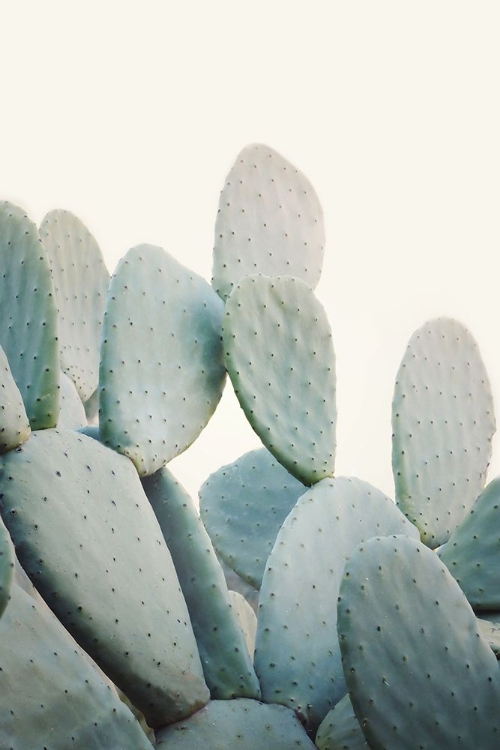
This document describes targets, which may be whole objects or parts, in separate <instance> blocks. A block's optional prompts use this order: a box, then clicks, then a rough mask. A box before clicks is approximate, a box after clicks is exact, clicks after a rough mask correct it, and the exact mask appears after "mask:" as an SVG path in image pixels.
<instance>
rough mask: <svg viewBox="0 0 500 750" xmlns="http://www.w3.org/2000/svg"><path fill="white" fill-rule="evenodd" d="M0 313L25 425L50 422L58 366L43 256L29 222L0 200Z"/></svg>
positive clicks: (0, 339)
mask: <svg viewBox="0 0 500 750" xmlns="http://www.w3.org/2000/svg"><path fill="white" fill-rule="evenodd" d="M0 317H1V320H2V326H1V329H0V345H1V346H2V347H3V349H4V351H5V354H6V355H7V358H8V360H9V365H10V369H11V372H12V375H13V377H14V380H15V381H16V384H17V387H18V388H19V390H20V392H21V396H22V398H23V401H24V406H25V409H26V413H27V415H28V418H29V420H30V424H31V427H32V429H34V430H41V429H44V428H47V427H55V426H56V424H57V417H58V414H59V369H60V368H59V344H58V340H57V309H56V304H55V301H54V287H53V283H52V276H51V273H50V266H49V261H48V258H47V253H46V252H45V249H44V247H43V245H42V243H41V241H40V238H39V236H38V229H37V228H36V226H35V224H33V222H32V221H30V219H29V218H28V217H27V216H26V214H25V213H24V211H23V210H22V209H20V208H18V207H17V206H14V205H12V204H11V203H8V202H7V201H0Z"/></svg>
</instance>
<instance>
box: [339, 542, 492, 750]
mask: <svg viewBox="0 0 500 750" xmlns="http://www.w3.org/2000/svg"><path fill="white" fill-rule="evenodd" d="M338 611H339V615H338V632H339V643H340V647H341V651H342V660H343V667H344V674H345V679H346V682H347V685H348V689H349V695H350V696H351V700H352V703H353V708H354V711H355V714H356V716H357V717H358V720H359V722H360V724H361V726H362V729H363V732H364V734H365V736H366V739H367V741H368V744H369V746H370V748H372V749H373V750H382V748H385V750H417V749H418V748H447V750H448V748H450V750H455V749H456V750H461V749H462V748H473V747H480V748H481V750H496V749H497V748H498V743H499V737H500V716H499V712H498V706H499V705H500V670H499V668H498V664H497V660H496V658H495V655H494V654H493V652H492V650H491V649H490V647H489V645H488V643H487V642H486V641H485V640H484V639H483V637H482V636H481V634H480V631H479V629H478V626H477V621H476V618H475V616H474V613H473V611H472V609H471V607H470V605H469V603H468V602H467V600H466V598H465V596H464V594H463V593H462V591H461V590H460V588H459V586H458V584H457V583H456V581H455V580H454V578H453V577H452V576H451V574H450V572H449V571H448V569H447V568H446V566H445V565H443V563H442V562H441V561H440V560H439V558H438V557H437V555H436V554H434V552H432V551H431V550H429V549H428V548H427V547H426V546H425V545H423V544H422V543H421V542H418V541H416V540H415V539H410V538H408V537H403V536H395V537H384V538H375V539H371V540H369V541H368V542H366V543H365V544H362V545H361V546H360V547H358V549H357V550H356V552H355V553H353V554H352V556H351V559H350V560H349V562H348V563H347V564H346V568H345V573H344V577H343V581H342V585H341V587H340V596H339V605H338Z"/></svg>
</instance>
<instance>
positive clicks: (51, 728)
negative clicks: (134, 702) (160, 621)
mask: <svg viewBox="0 0 500 750" xmlns="http://www.w3.org/2000/svg"><path fill="white" fill-rule="evenodd" d="M14 633H15V637H13V634H14ZM0 670H1V672H2V679H1V680H0V747H2V748H5V750H7V749H8V750H11V748H12V750H28V748H29V750H35V748H37V749H38V748H47V749H49V748H50V750H68V749H69V748H72V749H73V748H74V749H75V750H104V749H106V750H152V745H151V743H150V742H149V740H148V739H147V737H146V736H145V734H144V732H143V731H142V729H141V728H140V726H139V724H138V722H137V721H136V719H135V718H134V716H133V715H132V713H131V712H130V711H129V709H128V708H127V707H126V706H125V705H124V704H123V703H122V701H121V700H120V699H119V697H118V695H117V693H116V691H114V690H112V689H111V688H110V686H109V685H108V684H107V683H106V682H105V681H104V680H103V679H102V678H101V676H100V675H99V673H98V672H97V671H96V670H95V669H94V668H93V667H92V666H91V664H90V662H89V661H88V658H87V656H86V655H85V653H84V652H83V651H82V650H81V649H80V647H79V646H78V645H77V643H75V641H74V640H73V638H71V636H70V635H69V633H68V632H67V631H66V630H65V629H64V628H63V626H62V625H61V623H60V622H59V621H58V620H57V618H56V617H54V615H53V614H52V612H50V610H49V609H48V608H47V607H46V606H44V604H43V603H40V602H39V601H37V600H36V599H35V598H33V597H32V596H29V594H27V593H26V592H25V591H24V590H23V589H22V588H21V586H19V585H18V584H17V583H14V584H13V586H12V599H11V601H10V603H9V606H8V608H7V610H6V612H5V614H4V616H3V617H2V619H1V620H0Z"/></svg>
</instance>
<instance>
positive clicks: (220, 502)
mask: <svg viewBox="0 0 500 750" xmlns="http://www.w3.org/2000/svg"><path fill="white" fill-rule="evenodd" d="M304 491H305V487H304V485H303V484H302V482H299V480H298V479H295V477H292V475H291V474H289V473H288V471H287V470H286V469H285V468H284V467H283V466H281V464H280V463H279V462H278V461H277V460H276V459H275V458H274V456H273V455H272V454H271V453H269V451H268V450H266V449H265V448H258V449H257V450H253V451H250V452H249V453H245V455H243V456H241V457H240V458H238V459H237V460H236V461H234V462H233V463H232V464H229V465H227V466H223V467H222V468H220V469H219V470H218V471H216V472H214V473H213V474H211V475H210V477H209V478H208V479H207V480H206V482H204V484H203V485H202V486H201V487H200V493H199V494H200V515H201V518H202V520H203V523H204V525H205V527H206V529H207V531H208V533H209V534H210V538H211V539H212V542H213V545H214V547H215V549H216V551H217V554H218V555H219V556H220V557H221V558H222V559H223V560H224V562H225V563H226V564H227V565H229V566H230V567H231V568H232V569H233V570H234V571H235V572H236V573H237V574H238V575H239V576H241V577H242V578H243V579H244V580H245V581H247V582H248V583H250V584H251V585H252V586H253V587H255V588H260V584H261V582H262V576H263V574H264V569H265V566H266V561H267V558H268V557H269V553H270V552H271V550H272V548H273V545H274V542H275V540H276V536H277V534H278V531H279V529H280V527H281V524H282V523H283V521H284V520H285V518H286V517H287V515H288V514H289V512H290V511H291V510H292V508H293V506H294V505H295V503H296V502H297V500H298V499H299V497H300V496H301V495H303V494H304Z"/></svg>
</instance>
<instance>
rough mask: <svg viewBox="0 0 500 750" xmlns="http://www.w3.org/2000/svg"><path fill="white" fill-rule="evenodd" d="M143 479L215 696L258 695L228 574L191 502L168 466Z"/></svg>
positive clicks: (254, 696) (204, 670) (207, 680)
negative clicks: (224, 571)
mask: <svg viewBox="0 0 500 750" xmlns="http://www.w3.org/2000/svg"><path fill="white" fill-rule="evenodd" d="M142 483H143V487H144V491H145V492H146V495H147V497H148V499H149V502H150V503H151V505H152V508H153V510H154V512H155V515H156V518H157V519H158V523H159V524H160V528H161V530H162V532H163V536H164V537H165V541H166V543H167V546H168V548H169V550H170V553H171V555H172V559H173V561H174V565H175V569H176V571H177V575H178V577H179V582H180V584H181V588H182V591H183V594H184V597H185V599H186V604H187V606H188V610H189V615H190V618H191V623H192V625H193V630H194V634H195V636H196V641H197V643H198V650H199V653H200V658H201V663H202V666H203V672H204V675H205V680H206V683H207V685H208V687H209V689H210V695H211V697H212V698H216V699H226V700H227V699H229V698H239V697H243V698H260V685H259V681H258V680H257V677H256V674H255V671H254V668H253V664H252V659H251V657H250V654H249V652H248V649H247V647H246V642H245V638H244V635H243V633H242V631H241V628H240V626H239V623H238V619H237V616H236V612H235V611H234V610H233V609H232V608H231V600H230V598H229V592H228V590H227V585H226V581H225V578H224V573H223V572H222V568H221V566H220V565H219V563H218V561H217V557H216V555H215V552H214V549H213V547H212V543H211V541H210V537H209V536H208V534H207V532H206V530H205V528H204V526H203V524H202V522H201V520H200V517H199V515H198V513H197V512H196V508H195V507H194V504H193V501H192V500H191V498H190V496H189V495H188V493H187V492H186V490H185V489H184V488H183V487H182V486H181V485H180V484H179V482H178V481H177V480H176V479H175V477H174V476H173V474H172V473H171V472H170V471H169V470H168V469H166V468H165V469H161V470H160V471H157V472H156V473H155V474H153V475H152V476H150V477H145V478H144V479H143V480H142Z"/></svg>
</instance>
